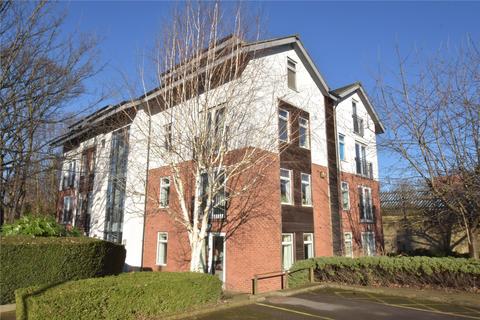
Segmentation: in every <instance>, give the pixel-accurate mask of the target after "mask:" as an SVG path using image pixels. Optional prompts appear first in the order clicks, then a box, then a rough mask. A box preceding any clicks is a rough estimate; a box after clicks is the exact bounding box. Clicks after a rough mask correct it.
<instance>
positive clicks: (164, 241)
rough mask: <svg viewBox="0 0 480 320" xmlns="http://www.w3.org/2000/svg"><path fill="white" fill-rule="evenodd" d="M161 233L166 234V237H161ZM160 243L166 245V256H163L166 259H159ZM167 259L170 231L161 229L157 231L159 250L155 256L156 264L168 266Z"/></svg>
mask: <svg viewBox="0 0 480 320" xmlns="http://www.w3.org/2000/svg"><path fill="white" fill-rule="evenodd" d="M160 235H165V239H160ZM160 245H165V251H164V252H165V257H163V258H164V260H165V261H160V259H159V258H160V257H159V251H160ZM167 259H168V232H164V231H159V232H157V252H156V257H155V264H156V265H157V266H166V265H167Z"/></svg>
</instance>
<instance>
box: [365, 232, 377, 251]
mask: <svg viewBox="0 0 480 320" xmlns="http://www.w3.org/2000/svg"><path fill="white" fill-rule="evenodd" d="M362 248H363V254H364V255H366V256H374V255H375V234H374V233H373V232H362Z"/></svg>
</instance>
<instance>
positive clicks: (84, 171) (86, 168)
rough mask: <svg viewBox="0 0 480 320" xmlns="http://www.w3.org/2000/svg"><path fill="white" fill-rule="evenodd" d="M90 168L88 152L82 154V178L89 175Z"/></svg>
mask: <svg viewBox="0 0 480 320" xmlns="http://www.w3.org/2000/svg"><path fill="white" fill-rule="evenodd" d="M89 169H90V167H89V163H88V155H87V153H86V152H84V153H83V154H82V161H81V168H80V178H82V177H84V176H86V175H87V174H88V171H89Z"/></svg>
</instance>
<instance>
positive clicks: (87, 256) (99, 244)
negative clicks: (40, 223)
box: [0, 236, 125, 304]
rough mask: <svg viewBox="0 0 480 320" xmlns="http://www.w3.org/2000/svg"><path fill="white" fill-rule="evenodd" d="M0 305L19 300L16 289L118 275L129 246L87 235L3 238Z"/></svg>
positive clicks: (0, 254) (0, 261)
mask: <svg viewBox="0 0 480 320" xmlns="http://www.w3.org/2000/svg"><path fill="white" fill-rule="evenodd" d="M0 242H1V250H0V304H5V303H11V302H13V301H14V300H15V297H14V290H15V289H18V288H24V287H30V286H34V285H43V284H52V283H61V282H65V281H69V280H76V279H84V278H91V277H98V276H105V275H112V274H118V273H120V272H121V271H122V269H123V265H124V262H125V248H124V247H123V246H121V245H117V244H114V243H111V242H107V241H103V240H97V239H92V238H86V237H79V238H47V237H39V238H32V237H25V236H9V237H0Z"/></svg>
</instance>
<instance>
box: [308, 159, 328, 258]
mask: <svg viewBox="0 0 480 320" xmlns="http://www.w3.org/2000/svg"><path fill="white" fill-rule="evenodd" d="M328 190H329V189H328V169H327V168H326V167H324V166H320V165H316V164H312V197H313V223H314V229H315V230H314V236H315V256H331V255H333V247H332V219H331V216H330V200H329V191H328Z"/></svg>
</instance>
